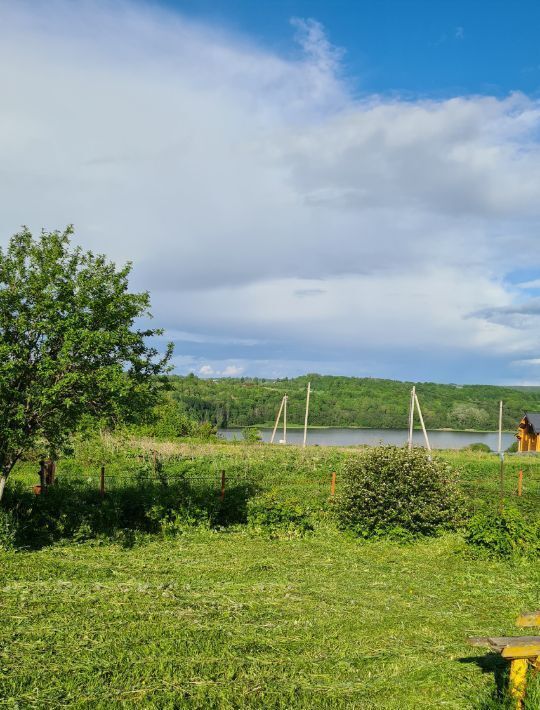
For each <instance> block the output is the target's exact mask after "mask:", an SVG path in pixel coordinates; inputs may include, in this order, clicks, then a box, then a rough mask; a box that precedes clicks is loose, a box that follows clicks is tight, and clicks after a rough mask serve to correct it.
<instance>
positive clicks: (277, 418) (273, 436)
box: [270, 397, 285, 444]
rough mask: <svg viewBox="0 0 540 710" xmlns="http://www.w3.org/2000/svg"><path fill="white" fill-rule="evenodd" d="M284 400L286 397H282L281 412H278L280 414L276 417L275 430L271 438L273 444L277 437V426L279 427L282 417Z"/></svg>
mask: <svg viewBox="0 0 540 710" xmlns="http://www.w3.org/2000/svg"><path fill="white" fill-rule="evenodd" d="M284 401H285V397H282V399H281V404H280V405H279V412H278V415H277V417H276V423H275V424H274V431H273V432H272V438H271V439H270V443H271V444H273V443H274V438H275V436H276V431H277V428H278V424H279V419H280V417H281V410H282V409H283V402H284Z"/></svg>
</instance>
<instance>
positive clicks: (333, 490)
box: [330, 471, 336, 498]
mask: <svg viewBox="0 0 540 710" xmlns="http://www.w3.org/2000/svg"><path fill="white" fill-rule="evenodd" d="M335 494H336V472H335V471H333V472H332V481H331V482H330V496H331V497H332V498H333V497H334V496H335Z"/></svg>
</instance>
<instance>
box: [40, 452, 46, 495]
mask: <svg viewBox="0 0 540 710" xmlns="http://www.w3.org/2000/svg"><path fill="white" fill-rule="evenodd" d="M45 479H46V476H45V461H44V460H43V459H41V461H40V462H39V485H40V487H41V493H45V485H46V480H45Z"/></svg>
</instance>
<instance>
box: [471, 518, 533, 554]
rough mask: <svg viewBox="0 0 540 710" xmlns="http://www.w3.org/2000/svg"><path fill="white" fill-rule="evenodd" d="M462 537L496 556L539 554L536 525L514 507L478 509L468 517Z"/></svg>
mask: <svg viewBox="0 0 540 710" xmlns="http://www.w3.org/2000/svg"><path fill="white" fill-rule="evenodd" d="M465 540H466V541H467V542H468V543H469V544H470V545H473V546H475V547H476V548H477V549H479V550H483V551H484V552H487V553H488V554H491V555H494V556H497V557H512V556H514V555H536V554H539V553H540V524H539V521H531V520H527V519H526V518H524V517H523V515H522V513H520V511H519V510H516V509H515V508H504V509H503V510H502V511H497V512H495V511H493V512H481V513H477V514H476V515H474V516H473V517H472V518H471V519H470V521H469V523H468V525H467V528H466V531H465Z"/></svg>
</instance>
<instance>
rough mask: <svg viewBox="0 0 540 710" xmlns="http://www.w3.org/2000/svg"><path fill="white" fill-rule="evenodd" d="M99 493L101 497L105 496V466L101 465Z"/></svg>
mask: <svg viewBox="0 0 540 710" xmlns="http://www.w3.org/2000/svg"><path fill="white" fill-rule="evenodd" d="M99 495H100V496H101V497H102V498H104V497H105V466H102V467H101V471H100V474H99Z"/></svg>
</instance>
